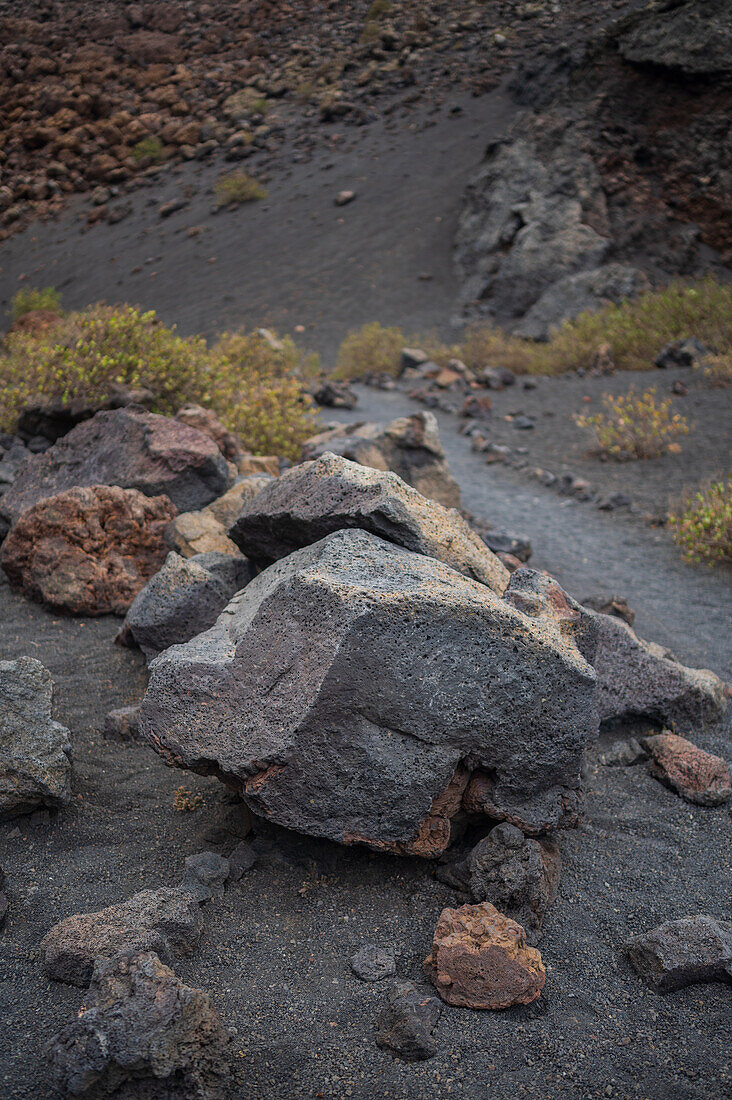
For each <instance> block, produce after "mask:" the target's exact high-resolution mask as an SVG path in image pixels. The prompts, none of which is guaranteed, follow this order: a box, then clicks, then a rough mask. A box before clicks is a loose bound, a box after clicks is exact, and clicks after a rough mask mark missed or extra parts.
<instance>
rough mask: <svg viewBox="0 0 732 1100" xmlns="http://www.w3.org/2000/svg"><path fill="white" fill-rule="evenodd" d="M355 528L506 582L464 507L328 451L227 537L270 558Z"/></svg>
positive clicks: (253, 508)
mask: <svg viewBox="0 0 732 1100" xmlns="http://www.w3.org/2000/svg"><path fill="white" fill-rule="evenodd" d="M352 527H360V528H362V529H363V530H365V531H370V532H372V534H374V535H379V536H380V537H381V538H383V539H388V541H389V542H393V543H396V544H397V545H398V546H403V547H405V548H406V549H407V550H413V551H414V552H415V553H417V554H425V555H426V556H427V557H431V558H437V559H438V560H439V561H443V562H445V563H446V564H447V565H449V566H451V567H452V568H453V569H457V570H458V572H460V573H463V574H464V575H465V576H466V577H471V578H472V579H474V580H478V581H481V582H482V583H483V584H486V585H488V586H489V587H490V588H492V589H493V590H494V591H496V592H502V591H503V590H504V588H505V587H506V585H507V583H508V570H507V569H506V567H505V566H504V565H502V563H501V562H500V561H499V560H498V558H497V557H496V556H495V554H493V553H492V552H491V551H490V550H489V549H488V547H487V546H486V545H485V543H484V542H483V541H482V540H481V539H480V538H479V537H478V535H476V534H475V532H474V531H472V530H471V528H470V527H469V526H468V524H467V523H466V522H465V520H464V519H463V517H462V516H461V515H460V513H459V512H456V511H455V510H454V509H448V508H444V507H443V506H442V505H441V504H437V503H436V502H435V501H433V500H427V498H426V497H423V496H422V495H421V494H420V493H418V492H417V490H416V489H413V488H412V487H411V486H410V485H407V484H406V483H405V482H404V481H402V479H401V478H400V477H397V475H396V474H394V473H389V472H386V471H380V470H374V469H370V468H368V467H366V466H361V465H359V464H358V463H356V462H350V461H349V460H348V459H346V458H342V457H341V456H340V455H334V454H330V453H326V454H324V455H321V457H320V458H318V459H317V460H315V461H313V462H303V463H302V464H301V465H300V466H294V467H293V468H292V469H291V470H288V471H287V473H285V474H283V475H282V476H281V477H279V478H277V480H276V481H272V482H271V483H270V484H269V485H267V486H265V488H264V489H262V491H261V492H260V493H258V494H257V495H256V497H255V498H254V499H253V500H252V501H250V502H249V503H248V504H246V505H245V506H244V508H243V510H242V512H241V515H240V516H239V519H238V520H237V521H236V523H234V525H233V526H232V527H231V529H230V530H229V538H230V539H231V540H232V541H233V542H235V543H236V545H237V546H238V547H239V549H240V550H241V551H242V553H244V554H246V555H247V557H249V558H251V559H252V560H253V561H256V562H259V563H261V564H265V565H266V564H269V563H270V562H273V561H277V560H278V559H279V558H284V557H286V556H287V555H288V554H291V553H292V551H293V550H298V549H299V548H300V547H302V546H308V545H309V544H310V543H313V542H317V541H318V540H319V539H322V538H325V536H326V535H330V534H332V532H333V531H340V530H343V529H346V528H352Z"/></svg>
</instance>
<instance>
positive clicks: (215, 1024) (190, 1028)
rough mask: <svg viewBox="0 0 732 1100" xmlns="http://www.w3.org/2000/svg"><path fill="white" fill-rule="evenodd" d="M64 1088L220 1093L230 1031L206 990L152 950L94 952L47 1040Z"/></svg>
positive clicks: (187, 1097)
mask: <svg viewBox="0 0 732 1100" xmlns="http://www.w3.org/2000/svg"><path fill="white" fill-rule="evenodd" d="M45 1055H46V1058H47V1060H48V1062H49V1063H50V1067H51V1073H52V1076H53V1081H54V1084H55V1086H56V1088H57V1090H58V1091H59V1092H60V1093H61V1095H62V1096H68V1097H71V1096H78V1097H83V1098H84V1100H103V1098H105V1097H115V1098H120V1100H133V1098H135V1100H137V1098H140V1100H223V1098H224V1096H225V1095H226V1092H225V1085H226V1079H227V1075H228V1074H227V1071H228V1060H229V1039H228V1035H227V1033H226V1030H225V1029H224V1027H223V1025H222V1023H221V1020H220V1018H219V1016H218V1014H217V1012H216V1010H215V1009H214V1007H213V1005H212V1004H211V1000H210V998H209V996H208V994H207V993H205V992H204V991H203V990H202V989H194V988H192V987H191V986H188V985H185V984H184V983H183V982H182V981H181V980H180V979H179V978H177V977H176V976H175V974H174V973H173V971H172V970H171V969H170V968H169V967H167V966H165V965H164V964H163V963H162V962H161V961H160V959H159V958H158V956H157V955H156V954H155V953H154V952H152V951H122V952H119V953H118V954H116V955H115V956H114V958H112V959H100V960H98V961H97V964H96V966H95V968H94V974H93V977H92V981H91V986H90V988H89V991H88V993H87V995H86V997H85V1000H84V1004H83V1005H82V1006H81V1008H80V1010H79V1013H78V1016H77V1018H76V1019H75V1020H73V1022H72V1023H70V1024H68V1025H67V1026H66V1027H65V1028H63V1030H62V1031H61V1032H59V1034H58V1035H56V1036H54V1038H53V1039H51V1040H50V1042H49V1043H48V1044H47V1045H46V1048H45Z"/></svg>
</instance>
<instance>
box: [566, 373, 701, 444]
mask: <svg viewBox="0 0 732 1100" xmlns="http://www.w3.org/2000/svg"><path fill="white" fill-rule="evenodd" d="M655 393H656V391H655V389H653V387H651V389H649V390H646V392H645V393H642V394H640V395H639V396H636V394H635V391H634V390H632V389H631V390H630V391H629V392H628V393H627V394H619V395H618V396H617V397H614V396H613V395H612V394H610V393H606V394H603V397H602V403H603V405H604V407H605V412H601V413H596V414H595V415H594V416H582V415H577V416H575V418H574V419H575V422H576V423H577V424H578V425H579V426H580V428H592V430H593V431H594V432H595V435H596V437H597V451H598V452H599V453H600V454H601V455H604V456H606V457H608V458H615V459H617V460H618V461H620V462H623V461H626V460H628V459H632V458H657V457H658V456H659V455H662V454H663V453H664V452H665V451H667V450H670V449H672V448H673V449H678V450H680V449H681V448H680V447H679V445H678V444H673V443H672V442H671V441H672V440H674V439H675V438H676V436H678V435H688V433H689V425H688V424H687V422H686V420H685V419H684V417H683V416H680V415H679V413H674V414H673V415H672V414H671V413H670V409H671V398H670V397H669V398H667V399H666V400H665V401H661V402H656V399H655Z"/></svg>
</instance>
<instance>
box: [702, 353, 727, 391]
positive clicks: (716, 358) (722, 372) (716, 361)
mask: <svg viewBox="0 0 732 1100" xmlns="http://www.w3.org/2000/svg"><path fill="white" fill-rule="evenodd" d="M704 377H705V378H706V380H707V382H709V384H710V385H711V386H720V387H722V386H729V385H732V353H730V354H729V355H712V356H710V358H709V359H707V360H706V366H705V367H704Z"/></svg>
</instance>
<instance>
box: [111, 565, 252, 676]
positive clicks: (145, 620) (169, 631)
mask: <svg viewBox="0 0 732 1100" xmlns="http://www.w3.org/2000/svg"><path fill="white" fill-rule="evenodd" d="M252 576H253V570H252V567H251V565H250V564H249V562H248V561H247V559H246V558H243V557H242V556H241V555H240V554H237V556H236V557H234V556H232V555H231V554H216V553H213V554H197V555H196V556H195V557H192V558H188V559H185V558H181V557H179V555H178V554H173V553H171V554H168V556H167V558H166V559H165V563H164V565H163V566H162V568H161V569H160V571H159V572H157V573H156V574H155V576H153V577H151V578H150V580H149V581H148V582H147V584H146V585H145V587H144V588H143V589H142V591H141V592H139V593H138V595H137V596H136V597H135V600H134V602H133V603H132V606H131V607H130V609H129V611H128V612H127V616H126V618H125V624H124V627H123V631H124V633H125V634H127V633H128V632H129V634H131V635H132V638H133V640H134V642H135V643H136V644H137V645H138V646H139V647H140V649H141V650H142V652H143V653H144V654H145V656H146V657H147V658H148V660H151V659H152V658H153V657H156V656H157V655H158V653H161V652H162V651H163V650H164V649H167V648H168V646H171V645H178V644H179V643H181V642H187V641H189V639H191V638H193V637H195V635H196V634H200V633H201V632H202V631H203V630H208V628H209V627H210V626H213V624H214V623H215V622H216V619H217V618H218V617H219V615H220V613H221V612H222V611H223V610H224V608H225V607H226V605H227V603H228V602H229V600H230V599H231V598H232V596H234V595H235V593H237V592H239V591H240V589H242V588H244V587H245V586H246V585H247V584H248V583H249V581H250V580H251V579H252Z"/></svg>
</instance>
